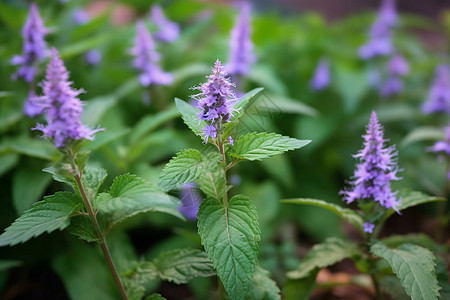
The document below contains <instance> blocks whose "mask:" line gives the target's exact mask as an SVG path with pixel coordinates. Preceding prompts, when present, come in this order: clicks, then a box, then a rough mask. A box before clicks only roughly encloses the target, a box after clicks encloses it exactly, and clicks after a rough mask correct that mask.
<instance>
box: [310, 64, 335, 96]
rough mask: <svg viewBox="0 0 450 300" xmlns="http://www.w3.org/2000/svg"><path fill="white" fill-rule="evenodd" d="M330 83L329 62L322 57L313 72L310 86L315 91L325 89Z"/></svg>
mask: <svg viewBox="0 0 450 300" xmlns="http://www.w3.org/2000/svg"><path fill="white" fill-rule="evenodd" d="M329 84H330V63H329V62H328V60H327V59H324V58H322V59H321V60H320V62H319V64H318V65H317V68H316V70H315V72H314V77H313V78H312V80H311V83H310V87H311V89H313V90H315V91H320V90H323V89H325V88H326V87H327V86H328V85H329Z"/></svg>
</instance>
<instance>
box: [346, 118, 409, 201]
mask: <svg viewBox="0 0 450 300" xmlns="http://www.w3.org/2000/svg"><path fill="white" fill-rule="evenodd" d="M363 138H364V148H363V149H362V150H361V151H360V152H359V153H358V154H356V155H354V157H356V158H358V159H359V161H360V162H359V163H358V164H357V166H356V170H355V174H354V176H353V180H352V181H351V182H350V183H351V185H352V186H353V188H352V189H350V190H343V191H341V192H340V194H341V195H343V199H344V201H345V202H347V203H351V202H353V201H355V200H364V199H367V200H372V201H375V202H378V203H379V204H380V205H382V206H384V207H386V208H393V209H396V208H397V206H398V204H399V201H400V200H397V197H396V195H395V194H396V193H395V192H392V191H391V183H390V182H391V180H399V179H400V178H398V177H397V175H396V174H397V172H398V167H397V164H396V161H395V159H394V158H395V156H396V153H395V152H394V147H393V146H391V147H387V148H384V142H385V141H386V140H385V139H384V138H383V128H382V126H381V125H380V123H379V121H378V118H377V115H376V113H375V112H374V111H373V112H372V115H371V117H370V122H369V125H368V127H367V133H366V134H365V135H363Z"/></svg>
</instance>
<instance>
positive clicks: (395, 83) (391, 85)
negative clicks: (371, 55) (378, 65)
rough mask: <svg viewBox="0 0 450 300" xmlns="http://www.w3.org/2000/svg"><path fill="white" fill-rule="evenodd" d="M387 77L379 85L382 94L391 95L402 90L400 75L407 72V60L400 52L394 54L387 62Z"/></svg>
mask: <svg viewBox="0 0 450 300" xmlns="http://www.w3.org/2000/svg"><path fill="white" fill-rule="evenodd" d="M387 73H388V74H387V78H386V80H385V82H384V83H382V84H381V86H380V94H381V95H382V96H392V95H395V94H398V93H400V92H402V91H403V79H402V77H403V76H405V75H407V74H408V73H409V65H408V62H407V61H406V60H405V59H404V58H403V56H401V55H400V54H395V55H394V56H393V57H392V58H391V59H390V61H389V63H388V68H387Z"/></svg>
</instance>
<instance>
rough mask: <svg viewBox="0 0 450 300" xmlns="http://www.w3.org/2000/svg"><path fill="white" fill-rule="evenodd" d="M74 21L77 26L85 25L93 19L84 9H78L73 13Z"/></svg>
mask: <svg viewBox="0 0 450 300" xmlns="http://www.w3.org/2000/svg"><path fill="white" fill-rule="evenodd" d="M72 19H73V22H74V23H75V24H76V25H84V24H86V23H88V22H89V21H90V20H91V17H89V15H88V13H87V12H86V11H85V10H84V9H81V8H78V9H75V10H74V11H73V12H72Z"/></svg>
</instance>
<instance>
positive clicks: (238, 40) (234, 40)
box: [226, 2, 256, 75]
mask: <svg viewBox="0 0 450 300" xmlns="http://www.w3.org/2000/svg"><path fill="white" fill-rule="evenodd" d="M250 35H251V27H250V4H248V3H246V2H244V3H242V4H241V7H240V13H239V17H238V19H237V22H236V25H235V26H234V28H233V31H232V32H231V40H230V49H231V51H230V59H229V62H228V63H227V65H226V71H227V73H228V74H230V75H246V74H248V73H249V72H250V66H251V65H252V64H253V63H254V62H255V61H256V58H255V55H254V54H253V43H252V40H251V36H250Z"/></svg>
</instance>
